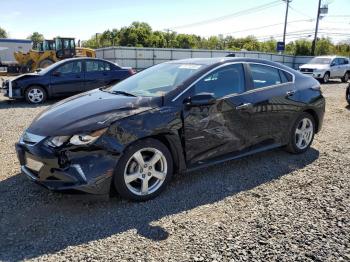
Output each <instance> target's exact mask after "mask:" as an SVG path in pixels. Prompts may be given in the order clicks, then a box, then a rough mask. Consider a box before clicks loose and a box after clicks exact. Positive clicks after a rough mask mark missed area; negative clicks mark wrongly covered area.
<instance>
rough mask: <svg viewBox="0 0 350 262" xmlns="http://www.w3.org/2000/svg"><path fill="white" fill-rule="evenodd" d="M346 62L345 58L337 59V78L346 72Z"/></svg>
mask: <svg viewBox="0 0 350 262" xmlns="http://www.w3.org/2000/svg"><path fill="white" fill-rule="evenodd" d="M347 62H348V60H347V59H346V58H339V77H343V76H344V75H345V73H346V71H347V67H348V64H347Z"/></svg>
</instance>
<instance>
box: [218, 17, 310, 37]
mask: <svg viewBox="0 0 350 262" xmlns="http://www.w3.org/2000/svg"><path fill="white" fill-rule="evenodd" d="M312 21H314V19H300V20H294V21H290V22H288V24H293V23H300V22H312ZM283 24H284V23H276V24H270V25H264V26H259V27H251V28H248V29H245V30H239V31H234V32H229V33H224V35H232V34H236V33H242V32H247V31H254V30H259V29H264V28H268V27H273V26H278V25H283Z"/></svg>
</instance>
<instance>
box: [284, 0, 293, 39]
mask: <svg viewBox="0 0 350 262" xmlns="http://www.w3.org/2000/svg"><path fill="white" fill-rule="evenodd" d="M283 1H285V2H286V16H285V18H284V30H283V43H284V45H285V44H286V33H287V22H288V10H289V3H290V2H292V0H283Z"/></svg>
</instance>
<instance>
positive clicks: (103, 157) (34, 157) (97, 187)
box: [16, 141, 118, 194]
mask: <svg viewBox="0 0 350 262" xmlns="http://www.w3.org/2000/svg"><path fill="white" fill-rule="evenodd" d="M16 152H17V157H18V159H19V162H20V165H21V172H22V173H23V174H24V175H25V176H26V177H28V178H29V179H30V180H31V181H34V182H35V183H37V184H40V185H42V186H44V187H46V188H48V189H50V190H54V191H65V190H78V191H82V192H86V193H91V194H108V193H109V192H110V186H111V181H112V177H113V171H114V168H115V166H116V163H117V160H118V156H116V155H114V154H110V153H109V152H107V151H104V150H96V151H91V149H90V150H89V152H87V151H84V150H82V151H79V150H77V149H75V150H73V151H71V150H66V151H64V152H54V151H52V150H51V149H50V148H47V147H45V146H44V145H42V144H41V143H38V144H36V145H27V144H25V143H23V141H20V142H19V143H17V144H16ZM33 163H34V164H33Z"/></svg>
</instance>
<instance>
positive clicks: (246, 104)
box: [236, 103, 253, 110]
mask: <svg viewBox="0 0 350 262" xmlns="http://www.w3.org/2000/svg"><path fill="white" fill-rule="evenodd" d="M252 107H253V105H252V104H251V103H244V104H242V105H239V106H236V110H247V109H250V108H252Z"/></svg>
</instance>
